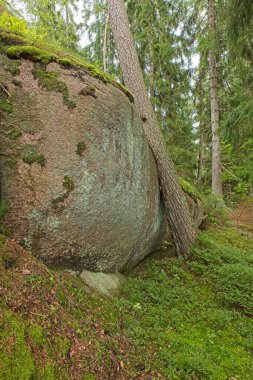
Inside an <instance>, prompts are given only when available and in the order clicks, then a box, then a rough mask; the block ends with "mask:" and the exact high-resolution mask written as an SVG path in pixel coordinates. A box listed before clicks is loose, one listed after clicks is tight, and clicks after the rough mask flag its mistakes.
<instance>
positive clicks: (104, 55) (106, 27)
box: [103, 16, 109, 72]
mask: <svg viewBox="0 0 253 380" xmlns="http://www.w3.org/2000/svg"><path fill="white" fill-rule="evenodd" d="M108 25H109V16H107V17H106V20H105V32H104V45H103V66H104V72H106V70H107V67H106V48H107V32H108Z"/></svg>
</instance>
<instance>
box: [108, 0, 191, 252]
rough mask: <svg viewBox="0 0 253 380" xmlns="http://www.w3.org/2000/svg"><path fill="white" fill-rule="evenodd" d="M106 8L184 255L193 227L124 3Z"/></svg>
mask: <svg viewBox="0 0 253 380" xmlns="http://www.w3.org/2000/svg"><path fill="white" fill-rule="evenodd" d="M107 5H108V11H109V17H110V24H111V28H112V32H113V36H114V40H115V44H116V48H117V52H118V56H119V60H120V66H121V71H122V75H123V78H124V82H125V84H126V86H128V88H129V89H130V91H131V92H132V93H133V95H134V99H135V104H136V107H137V109H138V112H139V114H140V116H141V119H142V121H143V126H144V131H145V134H146V137H147V140H148V143H149V145H150V147H151V149H152V152H153V154H154V157H155V160H156V163H157V168H158V175H159V180H160V186H161V190H162V193H163V199H164V204H165V210H166V216H167V219H168V222H169V226H170V229H171V232H172V236H173V240H174V243H175V246H176V249H177V253H178V255H184V254H185V253H187V252H188V251H189V248H190V246H191V245H192V244H193V243H194V241H195V238H196V228H195V226H194V224H193V221H192V218H191V216H190V212H189V209H188V206H187V203H186V199H185V197H184V195H183V191H182V189H181V187H180V185H179V182H178V178H177V174H176V171H175V168H174V165H173V163H172V161H171V160H170V159H169V157H168V151H167V147H166V144H165V142H164V140H163V136H162V132H161V130H160V128H159V125H158V123H157V120H156V116H155V113H154V110H153V108H152V104H151V102H150V99H149V96H148V92H147V89H146V87H145V83H144V79H143V74H142V72H141V68H140V64H139V60H138V56H137V52H136V49H135V46H134V41H133V38H132V35H131V32H130V28H129V22H128V17H127V13H126V9H125V5H124V0H107Z"/></svg>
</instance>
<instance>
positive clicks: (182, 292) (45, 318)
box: [0, 203, 253, 380]
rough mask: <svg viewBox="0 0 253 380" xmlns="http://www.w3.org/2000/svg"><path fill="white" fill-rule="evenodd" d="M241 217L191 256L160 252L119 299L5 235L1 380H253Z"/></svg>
mask: <svg viewBox="0 0 253 380" xmlns="http://www.w3.org/2000/svg"><path fill="white" fill-rule="evenodd" d="M244 210H246V211H247V212H249V213H250V212H251V211H252V210H253V204H252V203H251V204H248V205H247V206H245V208H244ZM250 210H251V211H250ZM238 215H239V216H238ZM232 219H233V220H235V219H236V222H235V221H233V220H232ZM239 219H240V212H239V213H237V214H236V213H233V214H231V216H230V221H229V222H226V223H224V222H223V223H222V226H221V225H219V223H216V225H215V226H210V227H209V230H206V231H202V232H200V234H199V238H198V242H197V244H196V245H195V247H194V248H193V249H192V252H191V254H190V255H189V257H188V258H185V259H178V258H176V257H175V255H174V253H173V250H172V249H171V250H168V249H163V250H161V251H160V252H158V253H156V254H155V255H154V256H152V257H150V258H149V259H147V260H146V261H145V262H143V263H142V264H141V265H140V266H139V267H138V268H136V270H135V271H134V272H132V274H131V275H130V276H129V277H128V281H127V285H126V288H125V291H124V294H123V296H122V297H121V298H120V299H117V300H113V301H107V300H104V299H102V298H100V297H99V296H96V295H94V294H92V293H91V292H90V291H89V290H88V289H86V288H85V287H84V286H83V285H82V283H81V282H79V280H78V279H77V278H75V277H73V276H72V275H71V274H68V273H59V272H55V271H52V270H49V269H48V268H46V267H45V266H43V265H42V264H41V263H39V262H37V261H36V260H35V259H34V258H32V257H31V256H30V254H29V253H27V252H26V251H24V250H22V248H20V247H19V246H18V245H16V244H14V243H13V242H12V241H10V240H8V239H7V238H4V237H1V240H0V295H1V304H0V305H1V309H0V310H1V312H0V347H1V350H0V379H3V380H4V379H7V380H9V379H13V380H18V379H24V380H25V379H27V380H28V379H29V380H30V379H45V380H47V379H48V380H51V379H57V380H58V379H76V380H78V379H82V380H84V379H179V380H184V379H185V380H186V379H191V380H197V379H203V380H208V379H211V380H223V379H224V380H225V379H226V380H235V379H237V380H247V379H249V380H250V379H252V378H253V319H252V317H253V224H251V222H250V220H251V219H246V222H247V223H246V222H245V220H244V221H243V223H242V222H240V220H239Z"/></svg>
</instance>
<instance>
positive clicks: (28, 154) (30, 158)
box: [22, 146, 46, 167]
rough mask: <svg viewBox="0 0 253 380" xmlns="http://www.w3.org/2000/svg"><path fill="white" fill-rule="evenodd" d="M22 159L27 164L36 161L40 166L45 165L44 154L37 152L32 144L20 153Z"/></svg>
mask: <svg viewBox="0 0 253 380" xmlns="http://www.w3.org/2000/svg"><path fill="white" fill-rule="evenodd" d="M22 159H23V161H24V162H25V163H26V164H28V165H32V164H34V163H37V164H39V165H40V166H41V167H44V166H46V158H45V156H44V155H43V154H39V153H38V152H37V149H36V148H35V147H33V146H28V147H26V149H25V151H24V152H23V154H22Z"/></svg>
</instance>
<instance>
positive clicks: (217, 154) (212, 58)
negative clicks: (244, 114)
mask: <svg viewBox="0 0 253 380" xmlns="http://www.w3.org/2000/svg"><path fill="white" fill-rule="evenodd" d="M208 22H209V30H210V35H211V40H212V41H211V44H212V47H211V49H210V51H209V73H210V95H211V123H212V192H213V194H216V195H218V196H219V197H222V196H223V190H222V181H221V144H220V135H219V121H220V115H219V104H218V80H217V62H216V54H215V40H216V20H215V8H214V0H208Z"/></svg>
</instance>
